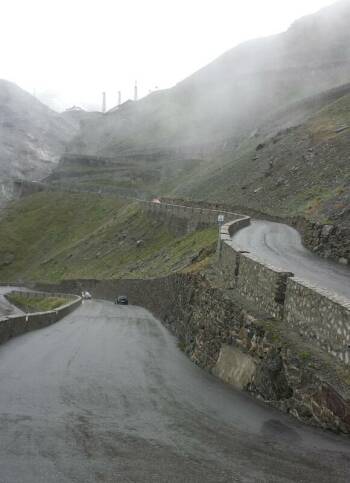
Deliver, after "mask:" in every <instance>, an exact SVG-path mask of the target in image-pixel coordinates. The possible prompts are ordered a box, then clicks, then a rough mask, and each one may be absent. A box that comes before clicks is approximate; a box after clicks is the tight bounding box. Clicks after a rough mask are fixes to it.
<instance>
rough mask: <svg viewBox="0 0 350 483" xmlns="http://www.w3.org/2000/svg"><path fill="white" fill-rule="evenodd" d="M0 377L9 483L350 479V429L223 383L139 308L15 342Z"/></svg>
mask: <svg viewBox="0 0 350 483" xmlns="http://www.w3.org/2000/svg"><path fill="white" fill-rule="evenodd" d="M0 381H1V391H0V435H1V437H0V481H1V483H40V482H43V483H51V482H59V483H68V482H69V483H71V482H82V483H90V482H142V483H144V482H160V483H163V482H215V483H216V482H236V481H237V482H269V483H270V482H318V483H322V482H324V483H331V482H332V483H336V482H346V481H349V476H350V441H349V438H346V437H340V436H336V435H332V434H329V433H325V432H322V431H320V430H317V429H313V428H308V427H306V426H302V425H301V424H299V423H298V422H296V421H295V420H293V419H292V418H289V417H288V416H286V415H283V414H281V413H279V412H277V411H274V410H272V409H270V408H267V407H265V406H263V405H261V404H259V403H258V402H257V401H255V400H252V399H251V398H250V397H249V396H247V395H245V394H243V393H241V392H239V391H235V390H234V389H232V388H230V387H229V386H226V385H224V384H222V383H221V382H220V381H218V380H216V379H215V378H214V377H212V376H211V375H209V374H208V373H206V372H204V371H203V370H201V369H199V368H198V367H196V366H195V365H194V364H193V363H192V362H191V361H190V360H188V359H187V358H186V356H185V355H184V354H183V353H182V352H180V350H179V349H178V347H177V345H176V340H175V339H174V338H173V337H172V336H171V335H170V334H169V332H168V331H167V330H166V329H165V328H164V327H163V326H162V325H161V324H160V322H159V321H157V320H156V319H155V318H154V317H153V316H152V315H151V314H150V313H149V312H147V311H145V310H144V309H141V308H138V307H133V306H116V305H114V304H112V303H110V302H102V301H95V300H92V301H86V302H85V303H84V305H83V306H81V307H80V308H79V309H77V310H76V311H75V312H73V313H72V314H71V315H69V316H68V317H66V318H65V319H63V320H62V321H60V322H58V323H56V324H54V325H52V326H50V327H47V328H45V329H42V330H39V331H36V332H31V333H28V334H25V335H23V336H21V337H18V338H16V339H13V340H11V341H9V342H8V343H6V344H5V345H2V346H0Z"/></svg>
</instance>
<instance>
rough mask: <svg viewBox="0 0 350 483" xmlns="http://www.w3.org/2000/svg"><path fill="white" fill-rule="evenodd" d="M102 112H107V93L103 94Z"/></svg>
mask: <svg viewBox="0 0 350 483" xmlns="http://www.w3.org/2000/svg"><path fill="white" fill-rule="evenodd" d="M102 112H103V113H105V112H106V93H105V92H102Z"/></svg>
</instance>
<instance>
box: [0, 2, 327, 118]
mask: <svg viewBox="0 0 350 483" xmlns="http://www.w3.org/2000/svg"><path fill="white" fill-rule="evenodd" d="M331 3H333V2H332V0H242V1H241V0H147V1H146V0H30V1H29V0H0V7H1V8H0V15H1V17H0V19H1V24H0V46H1V47H0V49H1V62H0V78H3V79H8V80H11V81H13V82H16V83H17V84H18V85H20V86H21V87H23V88H24V89H26V90H28V91H29V92H31V93H34V92H35V94H36V96H37V97H39V98H40V99H41V100H42V101H43V102H46V103H47V104H49V105H51V107H54V108H55V109H57V110H62V109H64V108H66V107H70V106H71V105H73V104H76V105H80V106H83V107H86V108H95V107H98V108H100V106H101V96H102V94H101V93H102V91H106V92H107V106H108V107H112V105H115V104H116V103H117V98H118V91H119V90H121V91H122V98H123V100H126V99H127V98H129V97H132V95H133V85H134V82H135V80H136V79H137V80H138V84H139V92H140V95H141V96H143V95H146V94H147V93H148V92H149V90H153V89H154V88H155V87H158V88H167V87H171V86H172V85H174V84H176V83H177V82H178V81H180V80H181V79H183V78H185V77H187V76H188V75H190V74H191V73H193V72H194V71H196V70H197V69H199V68H200V67H202V66H204V65H206V64H208V63H209V62H211V61H212V60H213V59H215V58H216V57H217V56H219V55H221V54H222V53H223V52H225V51H226V50H228V49H230V48H232V47H234V46H235V45H237V44H238V43H240V42H243V41H245V40H249V39H251V38H256V37H261V36H266V35H271V34H275V33H278V32H282V31H284V30H286V29H287V28H288V26H289V25H290V24H291V23H292V22H293V21H294V20H296V19H297V18H299V17H302V16H304V15H307V14H310V13H313V12H315V11H317V10H319V9H320V8H322V7H324V6H326V5H329V4H331Z"/></svg>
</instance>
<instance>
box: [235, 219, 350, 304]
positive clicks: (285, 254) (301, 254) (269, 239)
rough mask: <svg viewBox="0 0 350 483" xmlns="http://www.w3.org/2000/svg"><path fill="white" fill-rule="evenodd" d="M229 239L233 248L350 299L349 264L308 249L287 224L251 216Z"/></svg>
mask: <svg viewBox="0 0 350 483" xmlns="http://www.w3.org/2000/svg"><path fill="white" fill-rule="evenodd" d="M230 243H231V244H232V246H233V247H234V248H237V249H239V250H246V251H249V252H251V253H252V254H253V255H256V256H258V257H259V258H261V259H262V260H264V261H266V262H268V263H270V264H271V265H274V266H275V267H277V268H282V269H283V270H286V271H290V272H293V273H294V274H295V276H297V277H299V278H303V279H305V280H308V281H310V282H311V283H313V284H315V285H318V286H319V287H321V288H325V289H327V290H329V291H331V292H334V293H336V294H338V295H340V296H343V297H346V298H347V299H350V267H348V266H344V265H341V264H339V263H336V262H332V261H330V260H325V259H323V258H321V257H319V256H317V255H315V254H314V253H312V252H310V251H309V250H307V249H306V248H305V247H304V246H303V245H302V242H301V237H300V235H299V233H298V232H297V231H296V230H294V228H291V227H290V226H288V225H284V224H282V223H274V222H271V221H260V220H252V223H251V225H250V226H248V227H247V228H243V229H242V230H240V231H239V232H238V233H236V234H235V235H234V236H233V238H232V241H231V242H230Z"/></svg>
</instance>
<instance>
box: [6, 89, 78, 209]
mask: <svg viewBox="0 0 350 483" xmlns="http://www.w3.org/2000/svg"><path fill="white" fill-rule="evenodd" d="M75 130H76V128H75V127H74V125H73V124H72V123H70V122H69V119H65V118H63V117H62V116H61V115H60V114H58V113H56V112H54V111H52V110H51V109H49V108H48V107H47V106H45V105H44V104H42V103H41V102H39V101H38V100H37V99H36V98H35V97H33V96H31V95H30V94H28V93H27V92H25V91H24V90H22V89H20V88H19V87H18V86H16V85H15V84H12V83H11V82H8V81H5V80H0V184H1V187H0V198H1V199H2V200H5V199H6V197H7V196H11V193H10V192H11V185H10V183H9V181H10V180H12V179H14V178H22V179H23V178H24V179H27V180H38V179H41V178H43V177H44V176H46V175H48V174H49V172H50V171H51V170H52V169H53V167H54V166H56V164H57V163H58V160H59V158H60V156H61V155H62V153H63V152H64V150H65V146H66V143H67V141H68V140H69V139H70V138H71V137H72V135H74V134H75Z"/></svg>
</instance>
